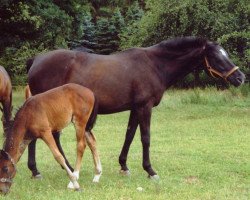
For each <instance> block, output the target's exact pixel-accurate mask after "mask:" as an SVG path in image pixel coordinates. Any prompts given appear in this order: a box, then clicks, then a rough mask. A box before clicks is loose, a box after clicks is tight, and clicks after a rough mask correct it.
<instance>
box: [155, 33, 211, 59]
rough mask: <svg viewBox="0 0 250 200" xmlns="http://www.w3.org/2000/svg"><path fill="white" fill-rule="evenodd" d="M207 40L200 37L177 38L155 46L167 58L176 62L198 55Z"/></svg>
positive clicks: (203, 48)
mask: <svg viewBox="0 0 250 200" xmlns="http://www.w3.org/2000/svg"><path fill="white" fill-rule="evenodd" d="M207 44H208V40H207V39H204V38H200V37H191V36H189V37H178V38H174V39H170V40H165V41H162V42H160V43H159V44H158V45H157V46H158V47H159V48H160V49H161V50H162V51H163V52H164V54H165V55H166V57H167V58H169V59H176V60H177V61H178V60H179V61H182V60H186V59H188V58H190V57H195V56H198V55H200V54H201V53H202V52H203V51H204V50H205V48H206V45H207Z"/></svg>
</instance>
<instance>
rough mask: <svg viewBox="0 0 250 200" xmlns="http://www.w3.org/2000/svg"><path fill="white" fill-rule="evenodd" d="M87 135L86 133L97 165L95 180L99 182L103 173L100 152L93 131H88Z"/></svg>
mask: <svg viewBox="0 0 250 200" xmlns="http://www.w3.org/2000/svg"><path fill="white" fill-rule="evenodd" d="M85 135H86V139H87V144H88V146H89V148H90V150H91V153H92V156H93V161H94V165H95V176H94V178H93V182H95V183H98V182H99V180H100V177H101V175H102V165H101V160H100V157H99V153H98V151H97V147H96V139H95V136H94V134H93V132H92V131H86V132H85Z"/></svg>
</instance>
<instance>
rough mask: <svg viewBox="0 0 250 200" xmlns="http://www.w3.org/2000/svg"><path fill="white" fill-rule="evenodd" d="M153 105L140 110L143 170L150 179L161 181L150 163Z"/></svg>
mask: <svg viewBox="0 0 250 200" xmlns="http://www.w3.org/2000/svg"><path fill="white" fill-rule="evenodd" d="M151 111H152V104H151V103H148V104H147V105H145V106H142V107H140V108H138V110H137V113H138V120H139V126H140V132H141V142H142V148H143V162H142V166H143V169H144V170H145V171H146V172H147V173H148V176H149V178H151V179H159V176H158V175H157V174H156V172H155V171H154V170H153V168H152V166H151V162H150V155H149V148H150V122H151Z"/></svg>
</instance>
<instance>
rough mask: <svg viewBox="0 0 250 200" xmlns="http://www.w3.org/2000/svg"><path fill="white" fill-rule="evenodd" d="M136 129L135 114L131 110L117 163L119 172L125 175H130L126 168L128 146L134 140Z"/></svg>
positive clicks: (136, 119) (136, 120)
mask: <svg viewBox="0 0 250 200" xmlns="http://www.w3.org/2000/svg"><path fill="white" fill-rule="evenodd" d="M137 127H138V118H137V115H136V113H135V112H134V111H133V110H132V111H131V112H130V116H129V122H128V128H127V132H126V138H125V141H124V144H123V147H122V151H121V153H120V156H119V163H120V165H121V170H120V172H121V173H122V174H125V175H129V174H130V172H129V169H128V167H127V156H128V151H129V148H130V145H131V143H132V141H133V139H134V136H135V132H136V129H137Z"/></svg>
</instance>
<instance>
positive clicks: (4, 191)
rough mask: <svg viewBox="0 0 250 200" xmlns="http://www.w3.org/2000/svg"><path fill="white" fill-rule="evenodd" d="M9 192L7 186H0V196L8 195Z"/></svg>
mask: <svg viewBox="0 0 250 200" xmlns="http://www.w3.org/2000/svg"><path fill="white" fill-rule="evenodd" d="M9 191H10V187H9V186H7V185H2V186H0V194H2V195H6V194H8V193H9Z"/></svg>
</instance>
